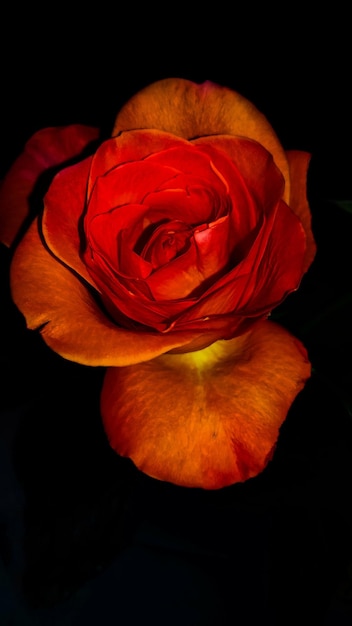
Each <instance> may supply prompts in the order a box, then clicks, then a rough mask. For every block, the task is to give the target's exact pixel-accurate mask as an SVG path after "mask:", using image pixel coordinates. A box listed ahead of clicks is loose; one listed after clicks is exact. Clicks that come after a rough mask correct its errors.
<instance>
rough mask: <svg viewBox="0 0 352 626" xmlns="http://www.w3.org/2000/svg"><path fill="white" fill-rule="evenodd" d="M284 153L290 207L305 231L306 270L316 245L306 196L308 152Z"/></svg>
mask: <svg viewBox="0 0 352 626" xmlns="http://www.w3.org/2000/svg"><path fill="white" fill-rule="evenodd" d="M286 155H287V160H288V164H289V168H290V178H291V194H290V207H291V208H292V209H293V211H294V212H295V213H296V215H298V217H299V218H300V220H301V222H302V224H303V228H304V230H305V233H306V245H307V251H306V256H305V265H304V271H306V270H307V269H308V267H309V266H310V264H311V263H312V261H313V259H314V257H315V252H316V245H315V241H314V237H313V233H312V228H311V221H312V220H311V212H310V209H309V205H308V200H307V197H306V189H307V171H308V166H309V161H310V154H309V153H308V152H300V151H299V150H289V151H288V152H286Z"/></svg>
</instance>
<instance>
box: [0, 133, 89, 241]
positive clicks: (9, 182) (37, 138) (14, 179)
mask: <svg viewBox="0 0 352 626" xmlns="http://www.w3.org/2000/svg"><path fill="white" fill-rule="evenodd" d="M98 135H99V132H98V129H96V128H93V127H90V126H84V125H81V124H73V125H70V126H62V127H57V128H55V127H53V128H44V129H43V130H40V131H38V132H37V133H35V134H34V135H33V136H32V137H31V138H30V139H29V141H28V142H27V143H26V145H25V148H24V151H23V152H22V154H21V155H20V156H19V157H18V159H17V160H16V161H15V162H14V164H13V165H12V167H11V168H10V170H9V172H8V173H7V175H6V177H5V178H4V180H3V183H2V186H1V188H0V240H1V241H2V242H3V243H4V244H5V245H6V246H10V245H11V244H12V242H13V241H14V239H15V237H16V235H17V234H18V231H19V230H20V228H21V226H22V223H23V222H24V220H25V219H26V218H27V216H28V215H29V213H30V195H31V193H32V192H33V190H34V188H35V185H36V183H37V182H38V179H39V177H40V175H41V174H42V173H43V172H45V171H46V170H48V169H49V168H51V167H53V166H57V165H60V164H63V163H64V162H65V161H67V160H68V159H71V158H73V157H75V156H78V155H79V154H80V153H81V152H82V150H84V149H85V148H86V147H87V146H88V144H89V143H90V142H92V141H94V140H95V139H97V138H98Z"/></svg>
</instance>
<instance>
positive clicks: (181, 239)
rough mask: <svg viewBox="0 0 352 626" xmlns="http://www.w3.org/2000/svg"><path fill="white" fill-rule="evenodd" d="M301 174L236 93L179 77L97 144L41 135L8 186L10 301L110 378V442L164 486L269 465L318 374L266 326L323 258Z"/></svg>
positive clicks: (142, 99)
mask: <svg viewBox="0 0 352 626" xmlns="http://www.w3.org/2000/svg"><path fill="white" fill-rule="evenodd" d="M82 151H83V152H82ZM87 154H88V156H87ZM309 158H310V155H308V154H307V153H305V152H299V151H289V152H285V151H284V150H283V148H282V146H281V144H280V142H279V140H278V138H277V136H276V134H275V132H274V130H273V129H272V127H271V125H270V124H269V123H268V121H267V120H266V118H265V117H264V116H263V115H262V114H261V113H260V112H259V111H258V110H257V109H256V108H255V106H253V104H251V103H250V102H248V100H246V99H245V98H243V97H242V96H241V95H239V94H238V93H236V92H234V91H232V90H230V89H228V88H226V87H221V86H219V85H216V84H214V83H211V82H205V83H204V84H195V83H193V82H190V81H187V80H183V79H173V78H172V79H166V80H161V81H158V82H156V83H154V84H151V85H150V86H148V87H146V88H145V89H143V90H142V91H140V92H139V93H137V94H136V95H135V96H134V97H132V98H131V99H130V100H129V101H128V102H127V103H126V104H125V105H124V106H123V107H122V109H121V110H120V112H119V113H118V115H117V118H116V122H115V125H114V128H113V131H112V135H111V137H110V138H108V139H107V140H105V141H100V139H99V132H98V130H97V129H95V128H91V127H87V126H83V125H72V126H66V127H59V128H46V129H44V130H42V131H39V132H38V133H36V134H35V135H34V136H33V137H32V138H31V139H30V140H29V142H28V143H27V145H26V146H25V149H24V152H23V153H22V155H21V156H19V158H18V159H17V161H16V162H15V163H14V164H13V166H12V168H11V169H10V171H9V172H8V174H7V176H6V177H5V179H4V181H3V184H2V188H1V192H0V207H1V208H0V236H1V240H2V241H3V243H5V245H7V246H12V247H14V254H13V260H12V264H11V277H10V278H11V289H12V296H13V299H14V302H15V303H16V305H17V306H18V308H19V309H20V311H22V313H23V315H24V317H25V319H26V323H27V325H28V327H29V328H30V329H36V330H38V331H39V332H40V333H41V335H42V337H43V339H44V341H45V342H46V343H47V344H48V346H50V347H51V348H52V349H53V350H54V351H55V352H57V353H59V354H60V355H61V356H62V357H64V358H66V359H70V360H72V361H76V362H78V363H82V364H85V365H89V366H104V367H106V368H107V369H106V376H105V379H104V385H103V389H102V393H101V415H102V419H103V423H104V427H105V430H106V433H107V437H108V439H109V441H110V444H111V446H112V447H113V448H114V449H115V450H116V451H117V452H118V453H119V454H120V455H122V456H126V457H129V458H130V459H132V460H133V462H134V464H135V465H136V466H137V467H138V468H139V469H140V470H142V471H143V472H145V473H147V474H149V475H150V476H152V477H154V478H157V479H160V480H164V481H169V482H172V483H175V484H178V485H182V486H188V487H202V488H205V489H216V488H220V487H224V486H227V485H230V484H233V483H236V482H240V481H244V480H247V479H248V478H251V477H254V476H256V475H257V474H258V473H259V472H261V471H262V470H263V469H264V468H265V467H266V465H267V463H268V462H269V460H270V459H271V458H272V455H273V450H274V448H275V444H276V441H277V439H278V435H279V429H280V426H281V425H282V423H283V421H284V420H285V418H286V415H287V412H288V410H289V408H290V406H291V404H292V402H293V400H294V399H295V397H296V395H297V394H298V393H299V391H300V390H301V389H302V388H303V386H304V384H305V382H306V380H307V378H308V377H309V376H310V364H309V361H308V358H307V353H306V350H305V348H304V346H303V345H302V344H301V343H300V342H299V341H298V340H297V339H296V338H294V337H293V336H292V335H291V334H290V333H289V332H287V331H286V330H285V329H284V328H282V327H280V326H279V325H277V324H276V323H274V322H272V321H270V320H269V319H268V317H269V315H270V312H271V311H272V310H273V309H274V308H275V307H276V306H277V305H279V304H280V303H281V302H282V301H283V299H284V298H285V297H286V296H287V295H288V294H290V293H291V292H293V291H295V290H296V289H297V288H298V286H299V284H300V281H301V279H302V276H303V275H304V273H305V272H306V271H307V269H308V267H309V266H310V264H311V262H312V260H313V258H314V254H315V244H314V239H313V235H312V232H311V227H310V223H311V220H310V211H309V206H308V202H307V199H306V175H307V168H308V164H309ZM54 166H55V171H56V174H55V175H53V178H52V181H51V184H50V186H49V188H48V191H47V193H46V194H45V197H44V204H43V210H42V212H41V214H40V215H38V216H36V217H35V218H34V219H33V218H32V221H30V219H29V217H30V210H29V199H30V196H31V194H32V192H33V190H34V189H35V187H36V183H37V181H38V178H39V177H40V176H41V175H42V174H43V172H45V171H46V170H48V169H49V168H53V167H54ZM59 166H60V167H59ZM28 221H29V222H30V225H29V226H28V228H26V229H25V228H24V224H26V226H27V222H28ZM23 230H25V231H26V232H25V234H24V235H23V236H22V231H23ZM20 232H21V237H20V235H19V233H20Z"/></svg>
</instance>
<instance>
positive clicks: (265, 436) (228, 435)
mask: <svg viewBox="0 0 352 626" xmlns="http://www.w3.org/2000/svg"><path fill="white" fill-rule="evenodd" d="M309 375H310V364H309V362H308V360H307V355H306V351H305V349H304V347H303V346H302V345H301V343H300V342H299V341H297V340H296V339H295V338H294V337H292V336H291V335H290V334H289V333H288V332H287V331H286V330H284V329H283V328H281V327H280V326H277V325H276V324H274V323H272V322H268V321H264V322H258V323H257V324H256V325H255V326H254V327H253V329H252V330H251V331H250V332H248V333H247V334H245V335H242V336H241V337H238V338H236V339H232V340H230V341H220V342H217V343H216V344H213V345H212V346H210V347H209V348H206V349H205V350H203V351H200V352H197V353H189V354H184V355H165V356H163V357H160V358H158V359H154V360H153V361H150V362H148V363H143V364H140V365H137V366H131V367H126V368H112V369H109V370H108V371H107V374H106V378H105V383H104V387H103V391H102V397H101V411H102V416H103V421H104V425H105V429H106V432H107V435H108V437H109V440H110V443H111V446H112V447H113V448H114V449H115V450H116V451H117V452H118V453H119V454H121V455H123V456H128V457H130V458H132V460H133V461H134V463H135V464H136V465H137V467H139V468H140V469H141V470H142V471H143V472H145V473H147V474H149V475H151V476H153V477H155V478H158V479H160V480H165V481H170V482H172V483H176V484H178V485H182V486H186V487H203V488H205V489H217V488H219V487H224V486H226V485H230V484H233V483H236V482H239V481H244V480H246V479H248V478H250V477H253V476H256V475H257V474H258V473H259V472H261V471H262V470H263V469H264V468H265V466H266V465H267V463H268V461H269V460H270V458H271V456H272V453H273V448H274V446H275V443H276V440H277V437H278V434H279V428H280V426H281V424H282V423H283V421H284V419H285V418H286V414H287V412H288V410H289V407H290V405H291V404H292V402H293V400H294V398H295V397H296V395H297V394H298V392H299V391H300V390H301V389H302V387H303V386H304V383H305V381H306V380H307V378H308V377H309Z"/></svg>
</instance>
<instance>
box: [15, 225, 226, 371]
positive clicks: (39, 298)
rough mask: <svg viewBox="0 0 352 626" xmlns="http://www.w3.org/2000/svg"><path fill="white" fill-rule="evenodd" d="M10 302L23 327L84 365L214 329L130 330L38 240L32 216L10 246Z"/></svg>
mask: <svg viewBox="0 0 352 626" xmlns="http://www.w3.org/2000/svg"><path fill="white" fill-rule="evenodd" d="M11 288H12V295H13V299H14V302H15V303H16V305H17V306H18V308H19V309H20V310H21V311H22V313H23V314H24V316H25V318H26V321H27V324H28V327H29V328H32V329H40V331H41V333H42V336H43V338H44V340H45V342H46V343H47V344H48V345H49V346H50V347H51V348H52V349H53V350H54V351H55V352H58V353H59V354H60V355H61V356H63V357H65V358H67V359H70V360H72V361H76V362H77V363H83V364H85V365H98V366H107V365H108V366H109V365H112V366H121V365H130V364H133V363H139V362H141V361H143V360H144V359H145V360H148V359H153V358H154V357H156V356H159V355H160V354H163V353H164V352H167V351H168V350H171V349H174V348H179V347H182V346H186V345H187V344H188V343H190V342H192V341H195V342H196V343H197V341H199V342H203V345H206V343H205V342H207V341H208V342H209V343H210V342H211V341H214V340H215V339H216V337H214V333H211V332H210V333H209V337H208V336H207V334H205V335H204V334H203V333H201V332H200V331H197V332H179V333H172V334H161V333H147V332H146V333H144V332H141V331H139V332H133V331H128V330H124V329H122V328H120V327H119V326H117V325H116V324H114V323H113V322H111V320H110V319H109V318H108V317H107V316H106V315H104V313H103V311H102V308H101V307H100V306H99V305H98V304H97V302H96V300H95V298H94V297H93V295H92V293H91V292H90V291H89V289H88V288H87V285H86V284H83V283H82V282H81V281H80V280H79V279H78V278H77V277H76V275H75V274H74V273H73V272H71V271H70V270H69V269H67V268H66V267H65V266H64V265H62V264H61V263H60V262H59V261H57V260H56V259H55V258H54V257H53V256H52V255H51V254H50V252H48V250H47V248H45V247H44V246H43V243H42V240H41V237H40V234H39V232H38V228H37V220H35V221H34V222H33V223H32V225H31V227H30V228H29V230H28V231H27V233H26V235H25V236H24V238H23V239H22V240H21V242H20V243H19V245H18V247H17V248H16V251H15V254H14V258H13V262H12V266H11Z"/></svg>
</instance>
